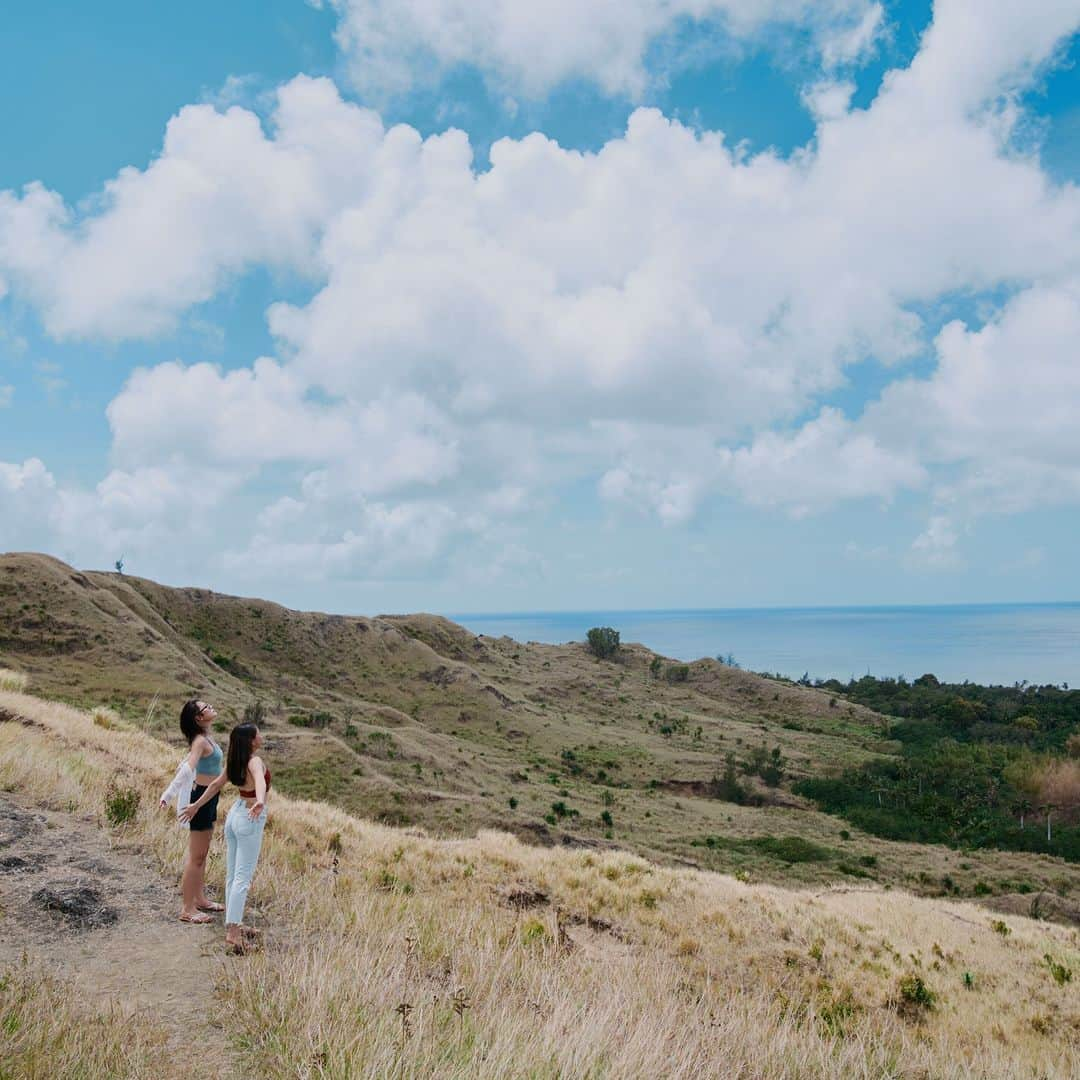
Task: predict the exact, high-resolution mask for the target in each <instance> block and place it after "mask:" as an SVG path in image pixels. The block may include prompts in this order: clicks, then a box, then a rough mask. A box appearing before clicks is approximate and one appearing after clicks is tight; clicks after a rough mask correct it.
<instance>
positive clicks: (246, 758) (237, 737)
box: [225, 724, 259, 787]
mask: <svg viewBox="0 0 1080 1080" xmlns="http://www.w3.org/2000/svg"><path fill="white" fill-rule="evenodd" d="M258 733H259V729H258V727H257V726H256V725H255V724H237V725H236V727H234V728H233V729H232V731H230V732H229V756H228V758H227V759H226V762H225V771H226V772H227V773H228V774H229V780H230V781H231V782H232V783H234V784H235V785H236V786H237V787H243V786H244V782H245V781H246V780H247V770H248V762H250V761H251V755H252V753H253V752H254V749H255V748H254V747H253V746H252V745H251V744H252V743H253V742H254V741H255V736H256V735H258Z"/></svg>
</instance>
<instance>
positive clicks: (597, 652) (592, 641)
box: [586, 626, 619, 660]
mask: <svg viewBox="0 0 1080 1080" xmlns="http://www.w3.org/2000/svg"><path fill="white" fill-rule="evenodd" d="M586 640H587V641H588V644H589V649H590V651H591V652H592V654H593V656H595V657H596V659H597V660H611V659H612V658H613V657H615V656H617V655H618V653H619V631H618V630H613V629H612V628H611V627H610V626H594V627H593V628H592V629H591V630H590V631H589V632H588V634H586Z"/></svg>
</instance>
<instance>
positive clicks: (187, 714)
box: [180, 698, 203, 746]
mask: <svg viewBox="0 0 1080 1080" xmlns="http://www.w3.org/2000/svg"><path fill="white" fill-rule="evenodd" d="M201 715H202V709H200V708H199V699H198V698H192V699H191V700H190V701H185V702H184V707H183V708H182V709H181V710H180V730H181V731H182V732H183V733H184V738H185V739H187V741H188V746H190V745H191V744H192V743H193V742H194V741H195V736H196V735H202V734H203V729H202V728H201V727H199V717H200V716H201Z"/></svg>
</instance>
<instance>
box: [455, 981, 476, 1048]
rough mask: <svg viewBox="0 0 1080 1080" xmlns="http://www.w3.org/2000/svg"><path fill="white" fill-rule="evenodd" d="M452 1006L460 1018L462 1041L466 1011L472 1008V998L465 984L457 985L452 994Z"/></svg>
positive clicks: (459, 1033)
mask: <svg viewBox="0 0 1080 1080" xmlns="http://www.w3.org/2000/svg"><path fill="white" fill-rule="evenodd" d="M450 1006H451V1008H452V1009H453V1010H454V1015H455V1016H456V1017H457V1018H458V1042H459V1043H460V1042H461V1035H462V1030H463V1029H464V1027H465V1013H466V1012H467V1011H468V1010H469V1009H471V1008H472V1000H471V999H470V997H469V995H468V993H467V991H466V990H465V987H464V986H459V987H457V988H456V989H455V990H454V992H453V993H452V994H451V995H450Z"/></svg>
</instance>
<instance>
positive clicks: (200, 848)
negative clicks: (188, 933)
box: [160, 700, 225, 923]
mask: <svg viewBox="0 0 1080 1080" xmlns="http://www.w3.org/2000/svg"><path fill="white" fill-rule="evenodd" d="M216 716H217V713H216V712H215V711H214V707H213V706H212V705H208V704H207V703H206V702H205V701H198V700H193V701H188V702H186V703H185V704H184V707H183V708H182V709H181V710H180V730H181V731H182V732H183V733H184V737H185V738H186V739H187V741H188V746H189V747H190V749H189V751H188V755H187V757H186V758H184V760H183V761H182V762H181V763H180V767H179V768H178V769H177V770H176V776H174V777H173V780H172V783H171V784H169V786H168V787H167V788H166V789H165V790H164V791H163V792H162V794H161V802H160V804H161V806H162V807H163V808H164V807H167V806H168V805H169V803H171V802H172V801H173V800H174V799H175V800H176V813H177V816H178V817H179V816H180V813H181V811H183V810H184V808H185V807H186V806H188V804H189V803H190V802H192V801H193V800H195V799H198V798H199V796H201V795H202V794H203V792H204V791H206V789H207V788H208V787H209V786H210V785H211V784H212V783H213V782H214V781H215V780H217V778H218V777H219V776H220V775H221V772H222V767H223V758H224V755H223V753H222V750H221V747H220V746H218V744H217V743H216V742H214V740H213V738H212V737H211V735H210V727H211V725H212V724H213V722H214V719H215V717H216ZM220 786H221V785H220V784H219V785H218V788H220ZM181 820H183V819H181ZM216 820H217V789H215V790H214V792H213V798H212V799H210V800H208V801H207V802H206V803H205V804H204V805H203V806H201V807H200V809H199V812H198V813H197V814H195V815H194V816H193V817H192V818H191V822H190V825H189V826H188V827H189V828H190V829H191V834H190V838H189V840H188V850H187V855H186V856H185V857H184V873H183V877H182V878H181V891H182V893H183V906H182V907H181V909H180V921H181V922H188V923H210V922H213V921H214V920H213V918H212V917H211V915H210V912H220V911H224V910H225V909H224V907H223V906H222V905H221V904H216V903H214V901H213V900H211V899H210V898H209V897H208V896H207V895H206V856H207V854H208V852H209V851H210V839H211V837H212V836H213V835H214V822H215V821H216Z"/></svg>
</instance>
